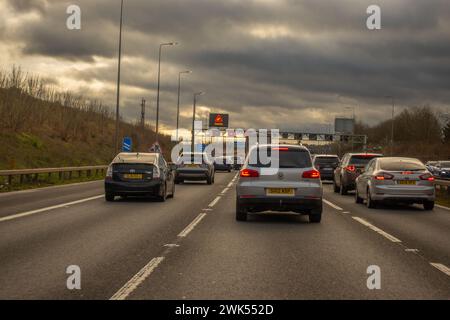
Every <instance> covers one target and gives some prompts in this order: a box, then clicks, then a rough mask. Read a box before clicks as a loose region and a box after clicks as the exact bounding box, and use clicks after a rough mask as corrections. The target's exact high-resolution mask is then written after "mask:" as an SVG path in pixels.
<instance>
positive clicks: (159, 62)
mask: <svg viewBox="0 0 450 320" xmlns="http://www.w3.org/2000/svg"><path fill="white" fill-rule="evenodd" d="M177 44H178V43H177V42H167V43H161V44H160V45H159V59H158V90H157V94H156V142H158V138H159V88H160V86H161V51H162V48H163V47H164V46H175V45H177Z"/></svg>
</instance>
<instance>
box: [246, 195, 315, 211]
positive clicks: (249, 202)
mask: <svg viewBox="0 0 450 320" xmlns="http://www.w3.org/2000/svg"><path fill="white" fill-rule="evenodd" d="M238 203H239V205H240V206H243V207H245V208H247V210H249V211H250V212H261V211H294V212H298V213H304V214H308V213H310V211H311V210H316V211H320V212H321V211H322V199H321V198H317V199H306V198H299V197H292V198H288V197H246V196H240V197H238Z"/></svg>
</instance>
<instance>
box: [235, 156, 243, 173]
mask: <svg viewBox="0 0 450 320" xmlns="http://www.w3.org/2000/svg"><path fill="white" fill-rule="evenodd" d="M243 164H244V158H242V157H240V156H234V157H233V169H234V170H241V168H242V165H243Z"/></svg>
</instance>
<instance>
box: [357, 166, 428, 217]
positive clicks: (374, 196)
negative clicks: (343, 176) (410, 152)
mask: <svg viewBox="0 0 450 320" xmlns="http://www.w3.org/2000/svg"><path fill="white" fill-rule="evenodd" d="M364 200H366V202H367V207H369V208H375V207H376V206H377V205H378V204H379V203H381V202H390V203H411V204H413V203H419V204H422V205H423V207H424V209H425V210H433V208H434V201H435V187H434V177H433V176H432V174H431V173H430V172H429V171H428V170H427V168H426V167H425V165H424V164H423V163H422V162H420V160H418V159H413V158H399V157H390V158H376V159H373V160H371V161H370V162H369V164H368V165H367V167H366V170H365V172H364V173H363V174H361V175H360V176H359V177H358V178H357V179H356V195H355V201H356V203H363V201H364Z"/></svg>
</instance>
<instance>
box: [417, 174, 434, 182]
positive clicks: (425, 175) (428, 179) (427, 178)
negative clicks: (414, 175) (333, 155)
mask: <svg viewBox="0 0 450 320" xmlns="http://www.w3.org/2000/svg"><path fill="white" fill-rule="evenodd" d="M419 178H420V180H427V181H434V180H435V179H434V177H433V175H431V173H425V174H423V175H421V176H420V177H419Z"/></svg>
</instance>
